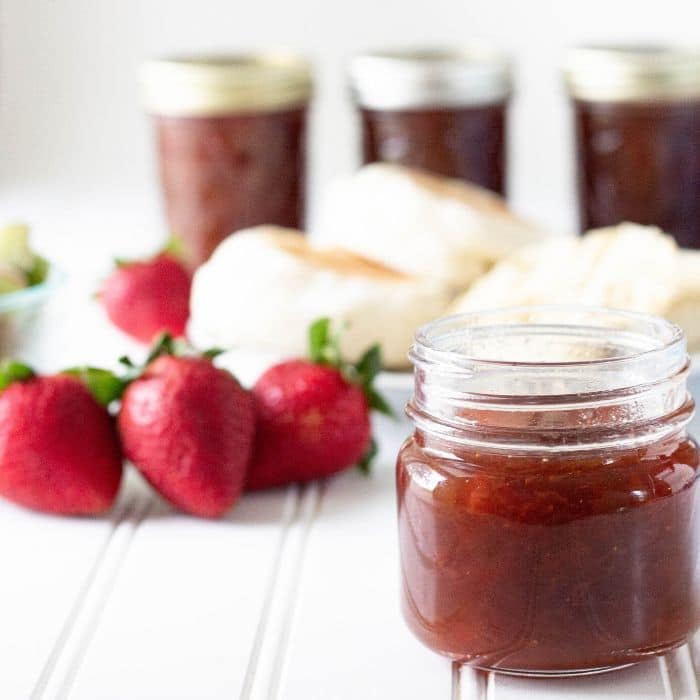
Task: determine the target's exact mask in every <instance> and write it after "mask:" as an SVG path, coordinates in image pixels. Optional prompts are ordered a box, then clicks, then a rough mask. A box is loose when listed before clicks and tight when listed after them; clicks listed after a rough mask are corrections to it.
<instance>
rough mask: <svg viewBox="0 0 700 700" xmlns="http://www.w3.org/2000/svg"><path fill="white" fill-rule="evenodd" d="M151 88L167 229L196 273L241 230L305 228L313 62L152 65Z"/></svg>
mask: <svg viewBox="0 0 700 700" xmlns="http://www.w3.org/2000/svg"><path fill="white" fill-rule="evenodd" d="M142 83H143V89H144V97H145V103H146V109H147V111H148V112H149V113H150V114H151V116H152V119H153V124H154V127H155V136H156V143H157V148H158V155H159V163H160V179H161V183H162V187H163V195H164V200H165V209H166V214H167V219H168V224H169V226H170V229H171V231H172V232H173V234H174V235H176V236H179V237H181V238H182V239H183V242H184V244H185V247H186V252H187V257H188V260H189V261H190V263H191V265H192V266H193V267H195V266H197V265H199V264H200V263H202V262H204V261H205V260H206V259H207V258H208V257H209V256H210V255H211V253H212V252H213V250H214V248H216V246H217V245H218V244H219V243H220V242H221V241H222V240H223V239H224V238H225V237H226V236H228V235H229V234H230V233H232V232H234V231H237V230H239V229H242V228H246V227H249V226H256V225H258V224H277V225H279V226H285V227H289V228H301V227H302V225H303V219H304V192H305V186H304V185H305V169H306V153H305V132H306V113H307V104H308V101H309V98H310V94H311V70H310V66H309V64H308V62H307V61H306V60H304V59H303V58H300V57H298V56H294V55H284V54H250V55H237V56H219V57H210V58H207V57H202V58H197V57H184V58H172V59H163V60H153V61H148V62H147V63H146V64H145V65H144V67H143V74H142Z"/></svg>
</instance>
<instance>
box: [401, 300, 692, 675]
mask: <svg viewBox="0 0 700 700" xmlns="http://www.w3.org/2000/svg"><path fill="white" fill-rule="evenodd" d="M412 359H413V362H414V364H415V379H416V388H415V395H414V397H413V399H412V400H411V402H410V403H409V407H408V412H409V415H410V416H411V417H412V419H413V421H414V423H415V432H414V434H413V435H412V436H411V437H410V438H409V439H408V440H407V441H406V443H405V444H404V446H403V447H402V449H401V452H400V454H399V457H398V464H397V488H398V504H399V535H400V537H399V539H400V549H401V574H402V606H403V613H404V617H405V619H406V621H407V623H408V626H409V627H410V629H411V630H412V631H413V633H414V634H415V635H416V636H417V637H418V638H419V639H420V640H421V641H422V642H423V643H425V644H426V645H427V646H429V647H430V648H432V649H433V650H435V651H437V652H439V653H441V654H444V655H446V656H449V657H450V658H452V659H456V660H459V661H461V662H464V663H468V664H472V665H475V666H479V667H484V668H490V669H494V670H497V671H503V672H508V673H518V674H527V675H572V674H577V673H591V672H595V671H603V670H609V669H613V668H616V667H619V666H623V665H626V664H630V663H633V662H636V661H640V660H642V659H644V658H647V657H649V656H651V655H655V654H661V653H663V652H665V651H667V650H669V649H671V648H674V647H676V646H678V645H681V644H683V643H684V642H685V641H686V640H687V639H688V637H689V636H690V635H691V634H692V633H693V632H694V631H695V630H696V629H697V627H698V626H699V625H700V566H699V546H700V526H699V522H698V519H699V518H700V508H699V507H698V505H699V504H698V502H697V501H698V499H699V498H700V495H699V492H698V482H697V476H698V467H699V463H700V456H699V453H698V448H697V445H696V443H695V442H694V441H693V440H692V438H690V437H689V436H688V435H687V433H686V424H687V422H688V421H689V420H690V418H691V416H692V412H693V402H692V399H691V398H690V397H689V395H688V393H687V390H686V374H687V369H688V359H687V355H686V351H685V341H684V338H683V335H682V331H681V330H680V329H678V328H677V327H675V326H673V325H672V324H669V323H667V322H666V321H663V320H661V319H656V318H653V317H647V316H642V315H636V314H628V313H623V312H613V311H604V310H586V309H580V308H579V309H568V308H567V309H564V308H557V307H552V308H549V309H546V308H544V309H517V310H508V311H494V312H486V313H483V314H470V315H464V316H458V317H451V318H448V319H444V320H440V321H436V322H434V323H433V324H430V325H429V326H426V327H425V328H423V329H421V330H420V331H419V332H418V334H417V336H416V342H415V345H414V347H413V350H412Z"/></svg>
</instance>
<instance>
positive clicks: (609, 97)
mask: <svg viewBox="0 0 700 700" xmlns="http://www.w3.org/2000/svg"><path fill="white" fill-rule="evenodd" d="M566 77H567V83H568V87H569V92H570V94H571V97H572V100H571V111H572V115H573V121H574V133H575V138H576V164H577V180H578V190H579V215H580V222H581V230H583V231H585V230H588V229H590V228H598V227H601V226H609V225H614V224H617V223H619V222H620V221H634V222H636V223H640V224H652V225H656V226H660V227H661V228H662V229H663V230H664V231H667V232H668V233H670V234H672V235H673V236H675V238H676V240H677V241H678V243H679V245H681V246H687V247H692V248H700V51H699V50H697V49H672V48H670V47H658V46H650V47H588V48H579V49H573V50H572V51H570V53H569V57H568V62H567V67H566Z"/></svg>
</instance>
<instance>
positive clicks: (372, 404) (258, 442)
mask: <svg viewBox="0 0 700 700" xmlns="http://www.w3.org/2000/svg"><path fill="white" fill-rule="evenodd" d="M329 329H330V326H329V322H328V319H321V320H320V321H317V322H316V323H315V324H314V325H313V326H312V328H311V357H312V360H311V361H310V360H291V361H288V362H282V363H281V364H278V365H275V366H274V367H272V368H270V369H269V370H268V371H267V372H265V373H264V374H263V375H262V376H261V377H260V379H258V381H257V383H256V384H255V386H254V387H253V400H254V404H255V411H256V436H255V447H254V450H253V460H252V464H251V467H250V470H249V472H248V481H247V485H246V486H247V488H248V489H262V488H268V487H272V486H281V485H283V484H288V483H292V482H303V481H310V480H312V479H318V478H321V477H324V476H328V475H330V474H334V473H335V472H339V471H341V470H343V469H347V468H348V467H350V466H351V465H353V464H358V463H359V464H360V466H361V467H363V468H364V469H367V468H368V466H369V462H370V460H371V458H372V457H373V456H374V452H375V447H374V442H373V440H372V435H371V428H370V419H369V413H370V410H371V409H372V408H375V409H377V410H380V411H382V412H384V413H390V412H391V411H390V409H389V407H388V406H387V404H386V403H385V402H384V400H383V399H382V398H381V397H380V396H379V395H378V394H377V393H376V391H375V390H374V389H373V388H372V380H373V379H374V377H375V376H376V374H377V372H378V371H379V369H380V365H381V357H380V353H379V348H378V347H377V346H374V347H372V348H370V349H369V350H368V351H367V353H366V354H365V355H364V357H363V358H362V360H360V362H359V363H358V364H357V365H355V366H352V365H347V364H344V363H343V362H342V361H341V360H340V356H339V353H338V349H337V345H335V344H334V343H333V342H331V338H330V332H329Z"/></svg>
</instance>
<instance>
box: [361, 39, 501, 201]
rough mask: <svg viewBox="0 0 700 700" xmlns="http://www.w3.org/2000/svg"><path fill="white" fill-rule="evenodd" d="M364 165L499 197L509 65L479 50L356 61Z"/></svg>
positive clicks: (397, 53)
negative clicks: (403, 169) (435, 177)
mask: <svg viewBox="0 0 700 700" xmlns="http://www.w3.org/2000/svg"><path fill="white" fill-rule="evenodd" d="M350 81H351V87H352V91H353V95H354V98H355V101H356V102H357V104H358V106H359V107H360V117H361V122H362V156H363V162H364V163H373V162H376V161H384V162H389V163H399V164H401V165H407V166H411V167H416V168H422V169H424V170H429V171H430V172H434V173H438V174H439V175H445V176H446V177H453V178H459V179H462V180H466V181H468V182H472V183H475V184H477V185H481V186H482V187H486V188H488V189H490V190H493V191H495V192H498V193H500V194H503V192H504V190H505V167H506V107H507V104H508V100H509V97H510V93H511V69H510V62H509V59H508V58H507V57H506V56H505V55H503V54H502V53H500V52H498V51H496V50H494V49H492V48H490V47H486V46H482V45H473V46H469V47H466V48H463V49H460V50H439V49H437V50H403V51H401V50H399V51H381V52H375V53H366V54H360V55H358V56H356V57H355V58H354V59H353V61H352V63H351V65H350Z"/></svg>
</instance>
